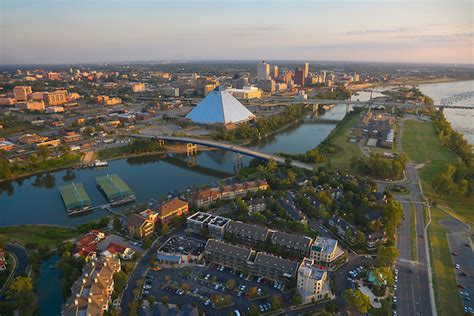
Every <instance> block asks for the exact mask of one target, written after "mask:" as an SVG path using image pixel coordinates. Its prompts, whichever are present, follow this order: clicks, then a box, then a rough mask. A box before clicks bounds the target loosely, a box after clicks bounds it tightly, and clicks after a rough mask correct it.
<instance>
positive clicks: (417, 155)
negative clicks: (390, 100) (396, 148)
mask: <svg viewBox="0 0 474 316" xmlns="http://www.w3.org/2000/svg"><path fill="white" fill-rule="evenodd" d="M402 146H403V149H404V151H405V153H406V154H407V155H408V157H409V158H410V159H411V160H412V161H414V162H415V163H417V164H422V163H423V164H424V166H423V168H421V170H420V172H419V176H420V180H421V182H422V185H423V190H424V193H425V195H426V197H427V198H429V199H432V200H436V201H437V202H438V203H439V204H440V205H447V206H448V207H450V208H451V209H453V211H454V212H456V213H457V214H458V215H460V216H462V217H463V218H464V219H465V220H467V221H469V222H471V223H474V211H473V205H474V197H469V198H465V197H461V196H459V195H458V194H451V195H450V196H443V197H442V198H439V197H438V196H437V195H436V194H435V193H434V192H433V189H432V187H431V181H432V180H433V179H434V178H435V177H436V175H437V174H439V173H441V172H442V170H443V167H444V165H445V164H456V163H459V162H460V160H459V158H458V157H457V156H456V154H455V153H453V152H452V151H451V150H450V149H448V148H447V147H444V146H442V145H441V143H440V142H439V140H438V136H437V134H436V127H435V125H434V123H421V122H416V121H406V122H405V124H404V128H403V135H402Z"/></svg>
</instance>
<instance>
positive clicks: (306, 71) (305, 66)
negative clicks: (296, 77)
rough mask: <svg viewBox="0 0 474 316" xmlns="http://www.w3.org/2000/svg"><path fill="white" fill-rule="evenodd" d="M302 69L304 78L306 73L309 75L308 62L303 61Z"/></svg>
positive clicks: (306, 75)
mask: <svg viewBox="0 0 474 316" xmlns="http://www.w3.org/2000/svg"><path fill="white" fill-rule="evenodd" d="M303 71H304V74H303V75H304V78H305V79H306V78H308V75H309V64H308V63H304V69H303Z"/></svg>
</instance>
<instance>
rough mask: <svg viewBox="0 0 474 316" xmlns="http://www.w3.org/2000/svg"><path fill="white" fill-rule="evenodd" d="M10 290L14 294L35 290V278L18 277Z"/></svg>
mask: <svg viewBox="0 0 474 316" xmlns="http://www.w3.org/2000/svg"><path fill="white" fill-rule="evenodd" d="M10 290H11V291H12V292H13V293H14V294H21V293H23V292H27V291H31V290H33V280H32V279H31V278H28V277H22V276H19V277H16V279H15V280H14V281H13V283H12V284H11V285H10Z"/></svg>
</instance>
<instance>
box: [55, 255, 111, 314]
mask: <svg viewBox="0 0 474 316" xmlns="http://www.w3.org/2000/svg"><path fill="white" fill-rule="evenodd" d="M119 271H120V259H116V258H113V257H107V258H101V259H96V260H91V261H90V262H89V263H87V264H86V265H85V266H84V268H83V270H82V275H81V276H80V277H79V279H78V280H77V281H76V282H74V284H73V286H72V287H71V293H72V294H71V297H70V298H69V299H68V301H67V303H66V304H65V306H64V307H63V311H62V315H64V316H80V315H94V316H102V315H104V314H105V312H107V311H108V309H109V304H110V303H111V298H112V292H113V291H114V275H115V273H117V272H119Z"/></svg>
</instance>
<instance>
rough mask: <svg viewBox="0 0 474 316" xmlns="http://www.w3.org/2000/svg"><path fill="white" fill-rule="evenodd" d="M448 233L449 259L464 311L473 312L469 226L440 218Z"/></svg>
mask: <svg viewBox="0 0 474 316" xmlns="http://www.w3.org/2000/svg"><path fill="white" fill-rule="evenodd" d="M440 224H441V225H443V226H444V227H445V228H446V229H448V230H449V231H450V233H449V234H448V243H449V249H450V251H451V259H452V261H453V265H454V268H455V273H456V280H457V287H458V290H459V295H460V297H461V300H462V303H463V306H464V311H465V312H466V313H471V314H474V303H473V301H472V300H474V298H471V295H474V253H473V251H472V248H471V243H470V236H469V227H467V226H466V225H465V224H463V223H461V222H459V221H456V220H442V221H440Z"/></svg>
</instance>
